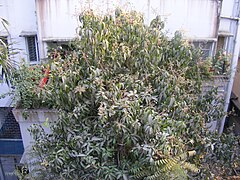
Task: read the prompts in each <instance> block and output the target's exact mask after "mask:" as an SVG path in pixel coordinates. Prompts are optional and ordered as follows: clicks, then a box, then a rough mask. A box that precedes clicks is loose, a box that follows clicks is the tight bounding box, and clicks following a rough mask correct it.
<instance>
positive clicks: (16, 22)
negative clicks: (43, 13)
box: [0, 0, 37, 62]
mask: <svg viewBox="0 0 240 180" xmlns="http://www.w3.org/2000/svg"><path fill="white" fill-rule="evenodd" d="M0 5H1V6H0V17H3V18H5V19H6V20H7V21H8V22H9V23H10V25H9V27H8V31H9V38H8V42H9V43H13V45H12V48H13V49H14V50H15V51H18V52H19V53H18V54H17V55H15V56H14V60H15V61H17V62H19V61H20V59H21V58H25V59H28V58H27V49H26V44H25V38H24V37H19V35H20V34H21V32H22V31H35V32H37V21H36V13H35V9H36V8H35V2H34V0H20V1H19V0H0ZM4 32H6V30H5V29H4V28H3V27H2V25H0V36H1V33H4ZM4 34H6V33H4Z"/></svg>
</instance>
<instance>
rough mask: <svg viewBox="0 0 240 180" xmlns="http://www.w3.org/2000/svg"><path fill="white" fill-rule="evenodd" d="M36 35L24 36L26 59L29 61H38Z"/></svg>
mask: <svg viewBox="0 0 240 180" xmlns="http://www.w3.org/2000/svg"><path fill="white" fill-rule="evenodd" d="M36 40H37V36H26V43H27V50H28V59H29V61H30V62H36V61H38V48H37V41H36Z"/></svg>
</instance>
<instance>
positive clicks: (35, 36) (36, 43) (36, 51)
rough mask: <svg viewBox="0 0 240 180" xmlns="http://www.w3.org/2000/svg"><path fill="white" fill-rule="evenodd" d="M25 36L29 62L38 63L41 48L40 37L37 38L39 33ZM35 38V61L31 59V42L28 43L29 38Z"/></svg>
mask: <svg viewBox="0 0 240 180" xmlns="http://www.w3.org/2000/svg"><path fill="white" fill-rule="evenodd" d="M24 37H25V44H26V51H27V59H28V62H29V63H30V64H38V63H39V49H38V41H37V40H38V39H37V35H36V34H35V35H27V36H24ZM30 37H31V38H32V37H33V38H34V44H35V54H36V60H35V61H31V59H30V51H29V50H30V49H29V43H28V38H30Z"/></svg>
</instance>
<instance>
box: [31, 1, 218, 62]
mask: <svg viewBox="0 0 240 180" xmlns="http://www.w3.org/2000/svg"><path fill="white" fill-rule="evenodd" d="M118 6H120V7H123V8H126V9H134V10H137V11H140V12H142V13H143V15H144V19H145V22H146V23H150V21H151V20H152V19H153V18H155V17H156V15H160V16H161V17H162V20H164V21H166V26H165V30H166V31H167V32H168V35H169V36H173V34H174V32H175V31H177V30H180V31H182V32H183V33H184V34H185V35H186V37H187V38H188V39H195V40H196V39H201V40H209V39H210V40H216V38H217V29H218V24H217V18H218V1H213V0H194V1H193V0H181V1H177V0H146V1H139V0H131V1H128V0H120V1H114V0H90V1H89V0H71V1H70V0H44V1H43V0H36V8H37V10H36V11H37V17H38V27H39V37H40V41H41V42H40V54H41V57H42V58H44V57H46V54H47V43H46V42H49V41H64V40H68V39H71V38H74V37H75V36H76V28H77V25H78V15H79V14H80V12H82V11H84V10H85V9H89V8H90V9H93V10H94V11H96V12H98V13H106V12H108V13H113V11H114V9H115V8H116V7H118Z"/></svg>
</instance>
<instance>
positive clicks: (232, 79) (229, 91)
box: [218, 17, 240, 135]
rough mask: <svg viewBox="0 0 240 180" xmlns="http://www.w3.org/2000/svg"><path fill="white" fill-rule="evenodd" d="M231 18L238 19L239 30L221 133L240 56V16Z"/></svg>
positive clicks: (220, 132)
mask: <svg viewBox="0 0 240 180" xmlns="http://www.w3.org/2000/svg"><path fill="white" fill-rule="evenodd" d="M230 19H232V20H236V21H237V32H236V36H235V40H234V49H233V56H232V60H231V74H230V79H229V83H228V86H227V94H226V96H225V104H224V113H225V115H224V117H223V119H222V120H221V123H220V128H219V131H218V132H219V134H220V135H221V134H222V133H223V129H224V124H225V120H226V117H227V111H228V106H229V102H230V97H231V92H232V88H233V82H234V77H235V74H236V69H237V64H238V56H239V50H240V22H239V18H232V17H231V18H230Z"/></svg>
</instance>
